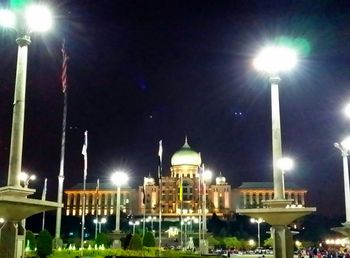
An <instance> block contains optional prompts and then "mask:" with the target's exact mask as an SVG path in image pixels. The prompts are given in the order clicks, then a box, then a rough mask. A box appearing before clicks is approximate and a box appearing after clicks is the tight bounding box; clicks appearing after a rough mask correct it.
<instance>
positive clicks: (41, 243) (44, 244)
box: [37, 229, 52, 258]
mask: <svg viewBox="0 0 350 258" xmlns="http://www.w3.org/2000/svg"><path fill="white" fill-rule="evenodd" d="M51 253H52V237H51V235H50V233H49V231H47V230H46V229H45V230H43V231H41V232H40V233H39V236H38V239H37V254H38V256H39V257H40V258H45V257H47V256H49V255H50V254H51Z"/></svg>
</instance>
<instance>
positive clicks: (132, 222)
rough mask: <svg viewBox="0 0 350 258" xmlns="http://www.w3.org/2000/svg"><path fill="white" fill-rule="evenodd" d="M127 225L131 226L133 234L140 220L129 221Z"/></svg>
mask: <svg viewBox="0 0 350 258" xmlns="http://www.w3.org/2000/svg"><path fill="white" fill-rule="evenodd" d="M129 225H130V226H132V234H133V235H135V227H136V226H138V225H140V221H138V220H136V221H129Z"/></svg>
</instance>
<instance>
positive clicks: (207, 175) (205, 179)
mask: <svg viewBox="0 0 350 258" xmlns="http://www.w3.org/2000/svg"><path fill="white" fill-rule="evenodd" d="M212 177H213V172H211V171H210V170H208V169H204V165H203V173H202V184H203V195H202V214H203V239H204V236H205V233H206V231H207V183H208V184H209V183H210V182H211V179H212Z"/></svg>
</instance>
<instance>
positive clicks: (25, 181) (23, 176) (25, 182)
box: [19, 172, 36, 188]
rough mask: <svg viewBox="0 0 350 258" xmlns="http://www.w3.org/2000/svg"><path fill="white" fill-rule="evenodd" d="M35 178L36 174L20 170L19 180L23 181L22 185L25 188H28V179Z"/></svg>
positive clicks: (32, 179)
mask: <svg viewBox="0 0 350 258" xmlns="http://www.w3.org/2000/svg"><path fill="white" fill-rule="evenodd" d="M35 179H36V176H35V175H34V174H32V175H29V174H27V173H26V172H21V173H20V174H19V180H20V181H21V182H23V186H24V187H25V188H28V186H29V181H34V180H35Z"/></svg>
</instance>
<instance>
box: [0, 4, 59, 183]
mask: <svg viewBox="0 0 350 258" xmlns="http://www.w3.org/2000/svg"><path fill="white" fill-rule="evenodd" d="M19 13H20V14H21V15H19V16H18V17H16V16H15V14H14V13H13V12H11V11H10V10H1V11H0V17H1V18H0V25H2V26H4V27H8V28H12V29H15V30H16V31H17V34H18V37H17V39H16V42H17V45H18V56H17V71H16V83H15V94H14V102H13V116H12V129H11V147H10V159H9V170H8V179H7V185H8V186H16V187H19V186H20V176H19V175H20V173H21V167H22V149H23V128H24V109H25V91H26V79H27V59H28V46H29V44H30V42H31V41H30V34H31V33H32V32H44V31H47V30H48V29H50V27H51V25H52V17H51V13H50V11H49V10H48V9H47V8H46V7H45V6H43V5H30V6H28V7H27V8H26V9H25V10H23V11H21V12H19Z"/></svg>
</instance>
